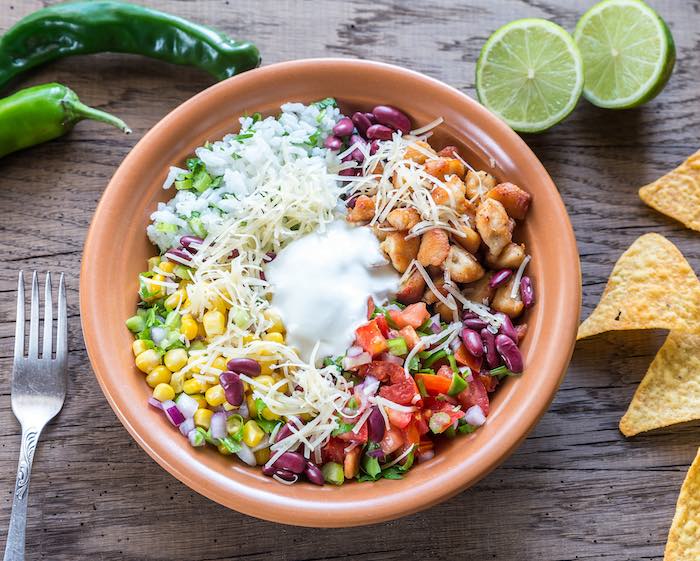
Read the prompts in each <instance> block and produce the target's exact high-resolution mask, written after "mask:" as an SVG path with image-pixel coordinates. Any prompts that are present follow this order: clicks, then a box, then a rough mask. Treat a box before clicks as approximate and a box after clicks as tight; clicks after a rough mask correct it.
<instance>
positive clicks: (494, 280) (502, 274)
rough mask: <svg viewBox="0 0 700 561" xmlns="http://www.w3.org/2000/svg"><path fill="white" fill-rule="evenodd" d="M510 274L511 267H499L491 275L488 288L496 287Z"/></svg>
mask: <svg viewBox="0 0 700 561" xmlns="http://www.w3.org/2000/svg"><path fill="white" fill-rule="evenodd" d="M512 276H513V271H512V270H511V269H501V270H500V271H498V272H497V273H496V274H494V275H493V276H492V277H491V280H490V281H489V288H498V287H499V286H501V285H502V284H504V283H505V282H506V281H507V280H508V279H509V278H510V277H512Z"/></svg>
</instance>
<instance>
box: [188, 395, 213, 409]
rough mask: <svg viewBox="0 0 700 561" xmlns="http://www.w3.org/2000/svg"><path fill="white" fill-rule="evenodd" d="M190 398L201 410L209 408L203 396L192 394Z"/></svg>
mask: <svg viewBox="0 0 700 561" xmlns="http://www.w3.org/2000/svg"><path fill="white" fill-rule="evenodd" d="M190 397H191V398H192V399H194V400H195V401H196V402H197V405H199V407H200V408H202V409H206V408H207V407H208V406H209V404H208V403H207V400H206V399H205V398H204V394H201V393H193V394H192V395H191V396H190Z"/></svg>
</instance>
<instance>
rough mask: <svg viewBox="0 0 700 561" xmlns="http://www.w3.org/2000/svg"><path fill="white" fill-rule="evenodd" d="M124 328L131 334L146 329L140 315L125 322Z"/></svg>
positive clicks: (144, 321)
mask: <svg viewBox="0 0 700 561" xmlns="http://www.w3.org/2000/svg"><path fill="white" fill-rule="evenodd" d="M126 327H127V328H128V329H129V331H131V332H132V333H138V332H139V331H143V330H144V329H146V320H145V319H144V318H142V317H141V316H140V315H135V316H132V317H130V318H129V319H128V320H126Z"/></svg>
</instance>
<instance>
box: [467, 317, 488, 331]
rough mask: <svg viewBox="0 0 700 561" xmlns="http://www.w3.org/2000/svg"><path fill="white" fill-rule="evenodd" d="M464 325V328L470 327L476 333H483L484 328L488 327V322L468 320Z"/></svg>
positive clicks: (477, 319) (474, 319) (475, 319)
mask: <svg viewBox="0 0 700 561" xmlns="http://www.w3.org/2000/svg"><path fill="white" fill-rule="evenodd" d="M462 323H463V324H464V327H468V328H469V329H473V330H474V331H481V330H482V329H483V328H484V327H486V322H485V321H484V320H483V319H479V318H467V319H465V320H464V321H463V322H462Z"/></svg>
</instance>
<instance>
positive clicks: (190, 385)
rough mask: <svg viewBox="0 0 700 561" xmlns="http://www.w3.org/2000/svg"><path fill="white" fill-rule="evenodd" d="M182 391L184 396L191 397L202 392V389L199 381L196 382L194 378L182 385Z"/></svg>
mask: <svg viewBox="0 0 700 561" xmlns="http://www.w3.org/2000/svg"><path fill="white" fill-rule="evenodd" d="M182 390H183V391H184V392H185V393H186V394H188V395H192V394H193V393H200V392H202V391H203V388H202V384H200V383H199V380H196V379H195V378H190V379H189V380H187V381H186V382H185V383H184V384H182Z"/></svg>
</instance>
